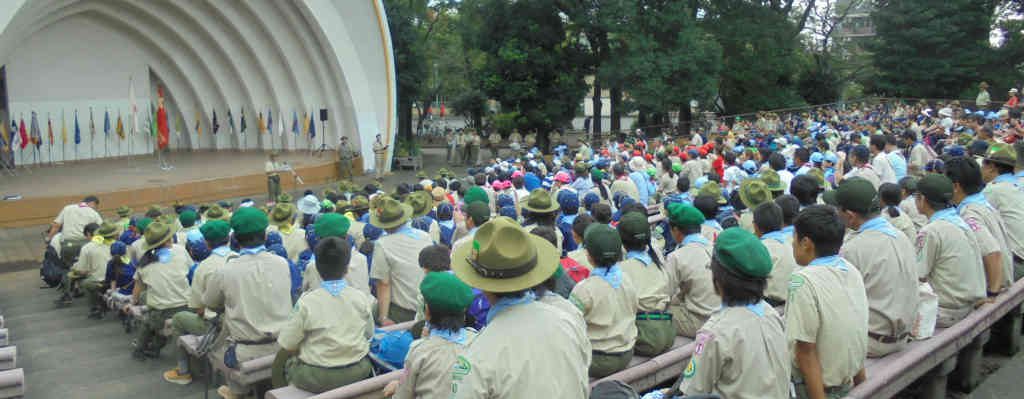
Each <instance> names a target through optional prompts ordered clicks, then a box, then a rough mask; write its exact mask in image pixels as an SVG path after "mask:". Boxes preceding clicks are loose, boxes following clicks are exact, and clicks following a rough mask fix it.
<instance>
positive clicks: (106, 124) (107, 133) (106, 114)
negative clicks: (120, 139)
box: [103, 110, 110, 139]
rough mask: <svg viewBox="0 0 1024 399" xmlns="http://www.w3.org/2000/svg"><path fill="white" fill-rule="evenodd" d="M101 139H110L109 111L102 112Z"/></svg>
mask: <svg viewBox="0 0 1024 399" xmlns="http://www.w3.org/2000/svg"><path fill="white" fill-rule="evenodd" d="M103 137H104V139H106V138H109V137H110V110H105V111H103Z"/></svg>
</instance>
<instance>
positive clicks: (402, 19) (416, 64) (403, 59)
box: [384, 0, 427, 142]
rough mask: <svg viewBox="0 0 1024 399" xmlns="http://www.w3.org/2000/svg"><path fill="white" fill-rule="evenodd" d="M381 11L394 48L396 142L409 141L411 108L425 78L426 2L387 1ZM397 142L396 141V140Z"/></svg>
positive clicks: (422, 89)
mask: <svg viewBox="0 0 1024 399" xmlns="http://www.w3.org/2000/svg"><path fill="white" fill-rule="evenodd" d="M384 8H385V11H386V12H387V15H388V27H389V28H390V30H391V46H392V48H394V57H395V75H396V81H397V83H398V84H397V86H398V87H397V92H398V137H397V138H396V139H398V138H403V139H404V140H406V141H407V142H411V141H412V131H413V129H412V104H413V103H414V102H415V101H416V99H417V98H419V96H420V95H422V93H423V92H424V88H423V84H422V83H423V82H424V81H425V80H426V77H427V67H426V65H427V64H426V62H424V61H425V60H424V58H423V48H424V47H423V43H424V40H423V37H422V35H421V28H422V22H423V21H424V20H425V18H426V11H427V1H426V0H387V1H385V2H384ZM396 141H397V140H396Z"/></svg>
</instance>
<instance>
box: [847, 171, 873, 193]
mask: <svg viewBox="0 0 1024 399" xmlns="http://www.w3.org/2000/svg"><path fill="white" fill-rule="evenodd" d="M867 166H868V165H865V166H862V167H859V168H857V167H855V168H853V169H851V170H850V173H848V174H847V175H846V178H847V179H850V178H854V177H859V178H862V179H864V180H867V181H868V182H869V183H871V185H872V186H874V187H875V190H877V189H878V186H881V185H882V179H881V178H880V177H878V172H875V170H874V169H871V168H869V167H867Z"/></svg>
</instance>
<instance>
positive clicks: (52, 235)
mask: <svg viewBox="0 0 1024 399" xmlns="http://www.w3.org/2000/svg"><path fill="white" fill-rule="evenodd" d="M99 205H100V200H99V199H98V198H96V197H95V196H92V195H90V196H87V197H85V198H84V199H82V202H79V203H77V204H70V205H68V206H65V207H64V209H61V210H60V213H58V214H57V218H55V219H53V222H52V223H50V231H49V232H47V233H46V234H47V235H46V242H48V243H49V244H50V246H52V247H53V249H54V250H55V251H57V254H58V255H60V253H61V243H62V242H64V241H69V242H73V241H79V242H82V245H84V244H85V242H84V241H85V235H83V233H82V229H84V228H85V226H86V225H87V224H89V223H96V225H101V224H103V217H102V216H100V214H99V213H98V212H96V207H97V206H99Z"/></svg>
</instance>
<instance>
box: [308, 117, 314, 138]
mask: <svg viewBox="0 0 1024 399" xmlns="http://www.w3.org/2000/svg"><path fill="white" fill-rule="evenodd" d="M314 137H316V122H314V121H313V119H312V118H310V120H309V139H310V140H313V138H314Z"/></svg>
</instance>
